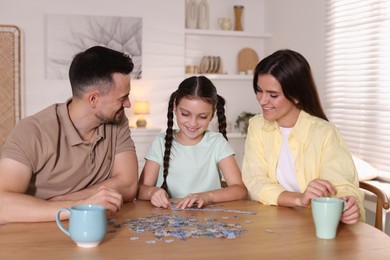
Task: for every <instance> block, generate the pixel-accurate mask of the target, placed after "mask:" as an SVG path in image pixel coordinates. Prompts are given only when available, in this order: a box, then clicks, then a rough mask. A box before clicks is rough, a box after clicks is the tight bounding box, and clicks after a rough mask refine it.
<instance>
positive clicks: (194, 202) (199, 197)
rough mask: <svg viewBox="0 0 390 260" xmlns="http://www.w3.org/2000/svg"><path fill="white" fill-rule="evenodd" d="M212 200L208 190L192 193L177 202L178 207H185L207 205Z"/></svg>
mask: <svg viewBox="0 0 390 260" xmlns="http://www.w3.org/2000/svg"><path fill="white" fill-rule="evenodd" d="M210 202H211V199H210V196H209V195H208V192H203V193H190V194H188V195H187V196H185V197H184V198H182V199H181V200H179V203H178V204H177V206H176V208H180V209H185V208H191V207H195V206H196V207H197V208H201V207H204V206H207V205H208V204H209V203H210Z"/></svg>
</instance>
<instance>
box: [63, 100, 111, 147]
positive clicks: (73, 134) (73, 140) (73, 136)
mask: <svg viewBox="0 0 390 260" xmlns="http://www.w3.org/2000/svg"><path fill="white" fill-rule="evenodd" d="M71 101H72V99H71V98H70V99H68V100H67V101H66V102H65V103H61V104H59V105H58V117H59V121H60V122H61V124H62V127H63V129H64V132H65V133H64V134H65V136H66V138H67V139H68V140H69V144H70V145H72V146H74V145H78V144H83V143H84V140H83V139H82V138H81V137H80V135H79V133H78V132H77V130H76V128H75V127H74V125H73V122H72V121H71V120H70V117H69V111H68V104H69V103H70V102H71ZM104 136H105V129H104V124H101V125H100V126H99V127H98V130H97V138H96V140H100V139H101V138H104Z"/></svg>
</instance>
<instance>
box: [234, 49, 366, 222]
mask: <svg viewBox="0 0 390 260" xmlns="http://www.w3.org/2000/svg"><path fill="white" fill-rule="evenodd" d="M253 89H254V91H255V93H256V99H257V101H258V102H259V104H260V106H261V108H262V111H263V114H262V115H257V116H255V117H253V118H251V119H250V121H249V127H248V135H247V138H246V141H245V154H244V160H243V166H242V167H243V168H242V174H243V180H244V183H245V184H246V187H247V188H248V192H249V195H250V197H251V199H253V200H258V201H260V202H262V203H264V204H270V205H279V206H287V207H295V206H300V207H307V206H309V205H310V203H311V199H312V198H316V197H328V196H335V197H339V198H342V199H343V200H345V201H346V202H347V203H346V210H345V211H344V212H343V215H342V217H341V221H342V222H344V223H347V224H353V223H356V222H358V221H359V219H362V220H363V219H364V208H363V195H362V192H361V191H360V190H359V183H358V177H357V173H356V169H355V166H354V163H353V160H352V156H351V153H350V152H349V150H348V147H347V144H346V143H345V142H344V140H343V138H342V137H341V135H340V134H339V132H338V130H337V129H336V127H335V126H334V125H333V124H331V123H330V122H329V121H328V119H327V117H326V115H325V113H324V111H323V110H322V106H321V103H320V100H319V97H318V94H317V89H316V86H315V83H314V80H313V77H312V74H311V69H310V66H309V63H308V62H307V61H306V59H305V58H304V57H303V56H302V55H301V54H299V53H297V52H294V51H291V50H279V51H277V52H275V53H273V54H271V55H270V56H268V57H266V58H264V59H263V60H262V61H260V63H259V64H258V65H257V66H256V69H255V76H254V79H253Z"/></svg>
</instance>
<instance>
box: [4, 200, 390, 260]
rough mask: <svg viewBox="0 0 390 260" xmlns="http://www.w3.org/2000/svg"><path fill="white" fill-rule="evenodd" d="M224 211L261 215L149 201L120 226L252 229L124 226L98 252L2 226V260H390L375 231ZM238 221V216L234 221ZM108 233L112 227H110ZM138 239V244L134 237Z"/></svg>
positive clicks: (37, 230)
mask: <svg viewBox="0 0 390 260" xmlns="http://www.w3.org/2000/svg"><path fill="white" fill-rule="evenodd" d="M221 205H223V208H226V209H234V210H241V211H255V212H257V214H256V215H251V214H237V213H230V212H215V211H172V210H158V209H155V208H154V207H153V206H152V205H151V204H150V202H145V201H136V202H134V203H129V204H126V205H124V207H123V208H122V209H121V211H120V212H119V214H118V215H117V216H116V223H120V222H122V221H125V220H127V219H134V218H138V217H143V216H147V215H149V214H151V213H156V214H162V213H170V214H178V215H180V216H190V215H195V216H197V217H198V219H205V218H218V219H221V218H222V217H225V218H224V219H226V218H228V219H230V220H231V219H234V220H235V221H237V222H238V223H241V225H242V226H243V227H244V228H245V229H246V230H247V231H246V232H245V233H244V234H243V235H242V236H240V237H237V238H235V239H226V238H189V239H186V240H184V241H183V240H179V239H176V238H173V242H170V243H166V242H164V241H157V243H155V244H148V243H147V241H149V240H151V239H154V236H153V235H152V234H151V233H148V232H145V233H144V234H137V233H135V232H134V231H132V230H129V228H128V227H126V226H125V225H122V226H121V227H120V228H117V229H114V230H115V232H109V233H108V234H107V236H106V238H105V240H104V241H103V242H102V244H100V245H99V246H98V247H96V248H89V249H88V248H79V247H77V246H76V244H74V243H73V242H72V241H71V239H70V238H69V237H67V236H66V235H65V234H63V233H62V232H61V231H60V230H59V229H58V228H57V226H56V223H55V222H47V223H17V224H7V225H3V226H0V259H12V260H15V259H40V260H41V259H156V260H157V259H240V260H242V259H370V260H373V259H389V258H390V238H389V237H388V236H387V235H386V234H385V233H383V232H381V231H379V230H377V229H375V228H374V227H372V226H370V225H368V224H365V223H358V224H356V225H345V224H340V226H339V229H338V234H337V237H336V239H333V240H322V239H318V238H316V237H315V228H314V223H313V220H312V216H311V211H310V209H306V208H286V207H274V206H264V205H261V204H259V203H257V202H251V201H236V202H226V203H221ZM234 216H236V217H234ZM109 230H113V226H112V225H109ZM134 236H139V240H131V239H130V238H131V237H134Z"/></svg>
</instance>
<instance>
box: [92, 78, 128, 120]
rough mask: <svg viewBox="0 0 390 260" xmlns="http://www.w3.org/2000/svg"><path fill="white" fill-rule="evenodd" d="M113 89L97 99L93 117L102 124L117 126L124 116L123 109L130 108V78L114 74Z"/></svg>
mask: <svg viewBox="0 0 390 260" xmlns="http://www.w3.org/2000/svg"><path fill="white" fill-rule="evenodd" d="M113 80H114V88H113V89H112V90H111V91H110V92H109V93H107V94H106V95H103V96H100V97H99V99H100V100H99V101H100V102H99V105H98V107H97V112H96V113H95V116H96V117H97V118H98V119H99V120H100V122H101V123H103V124H118V123H120V122H121V121H122V119H123V117H124V116H125V111H124V109H125V108H130V107H131V103H130V99H129V94H130V76H129V75H124V74H122V73H114V74H113Z"/></svg>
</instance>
